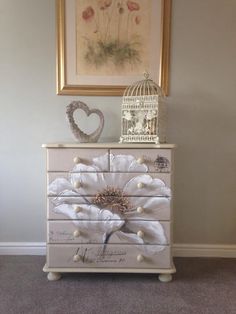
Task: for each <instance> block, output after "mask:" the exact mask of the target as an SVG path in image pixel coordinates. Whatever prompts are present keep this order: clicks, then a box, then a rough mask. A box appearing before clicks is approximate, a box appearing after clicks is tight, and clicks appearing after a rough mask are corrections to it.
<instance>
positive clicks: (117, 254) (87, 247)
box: [47, 244, 172, 269]
mask: <svg viewBox="0 0 236 314" xmlns="http://www.w3.org/2000/svg"><path fill="white" fill-rule="evenodd" d="M152 249H153V251H156V252H155V254H153V255H151V256H149V255H146V254H145V245H140V248H139V246H138V245H130V244H129V245H120V244H108V245H106V250H105V251H104V246H103V245H98V244H97V245H96V244H80V245H72V244H65V245H62V244H57V245H56V244H54V245H52V244H48V253H47V266H48V267H49V268H50V267H55V268H56V267H68V268H69V267H74V268H75V267H78V268H83V267H86V268H90V267H97V268H100V267H102V268H104V267H109V268H123V267H124V268H128V267H130V268H164V269H166V268H170V267H171V265H172V264H171V252H170V247H169V246H165V247H164V249H163V250H161V251H159V247H158V246H156V247H155V246H153V245H152ZM140 254H141V255H142V256H143V260H142V261H138V260H137V258H138V256H139V255H140ZM75 255H79V256H80V258H79V259H78V262H77V261H75V259H76V258H74V257H75Z"/></svg>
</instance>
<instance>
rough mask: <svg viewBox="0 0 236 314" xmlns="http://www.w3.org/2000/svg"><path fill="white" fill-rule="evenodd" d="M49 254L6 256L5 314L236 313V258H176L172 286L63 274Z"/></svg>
mask: <svg viewBox="0 0 236 314" xmlns="http://www.w3.org/2000/svg"><path fill="white" fill-rule="evenodd" d="M44 262H45V257H43V256H0V314H26V313H27V314H100V313H101V314H126V313H127V314H134V313H135V314H139V313H140V314H152V313H153V314H154V313H155V314H170V313H176V314H236V259H220V258H218V259H216V258H175V265H176V268H177V273H176V274H175V275H174V276H173V281H172V282H170V283H161V282H159V281H158V279H157V275H150V274H79V273H74V274H69V273H67V274H63V277H62V279H61V280H59V281H54V282H49V281H48V280H47V277H46V274H45V273H43V272H42V267H43V266H44Z"/></svg>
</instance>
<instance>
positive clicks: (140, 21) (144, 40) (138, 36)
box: [57, 0, 171, 95]
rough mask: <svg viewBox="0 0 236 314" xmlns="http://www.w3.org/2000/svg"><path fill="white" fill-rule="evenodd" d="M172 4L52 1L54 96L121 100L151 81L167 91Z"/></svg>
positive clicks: (157, 1) (161, 1)
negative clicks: (55, 26) (148, 78)
mask: <svg viewBox="0 0 236 314" xmlns="http://www.w3.org/2000/svg"><path fill="white" fill-rule="evenodd" d="M170 1H171V0H145V1H143V0H57V16H58V56H57V59H58V68H57V70H58V71H57V72H58V94H74V95H122V94H123V91H124V89H125V87H126V86H127V85H130V84H131V83H133V82H134V81H136V80H139V79H142V77H143V73H144V72H148V73H149V74H150V76H151V77H152V78H153V79H154V81H156V83H157V84H159V85H160V86H161V87H162V88H163V89H164V91H165V93H166V91H167V85H168V82H167V77H168V61H169V60H168V59H169V24H170Z"/></svg>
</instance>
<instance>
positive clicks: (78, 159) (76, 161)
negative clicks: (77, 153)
mask: <svg viewBox="0 0 236 314" xmlns="http://www.w3.org/2000/svg"><path fill="white" fill-rule="evenodd" d="M73 161H74V163H75V164H79V163H80V162H81V159H80V158H79V157H74V159H73Z"/></svg>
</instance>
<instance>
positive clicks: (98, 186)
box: [70, 172, 106, 195]
mask: <svg viewBox="0 0 236 314" xmlns="http://www.w3.org/2000/svg"><path fill="white" fill-rule="evenodd" d="M70 180H71V184H72V185H73V186H74V184H75V183H76V182H80V184H81V187H80V188H78V189H76V191H77V192H78V194H80V195H96V194H97V193H98V191H100V190H103V189H104V188H105V187H106V181H105V179H104V176H103V173H101V172H94V173H92V172H83V173H71V174H70Z"/></svg>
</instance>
